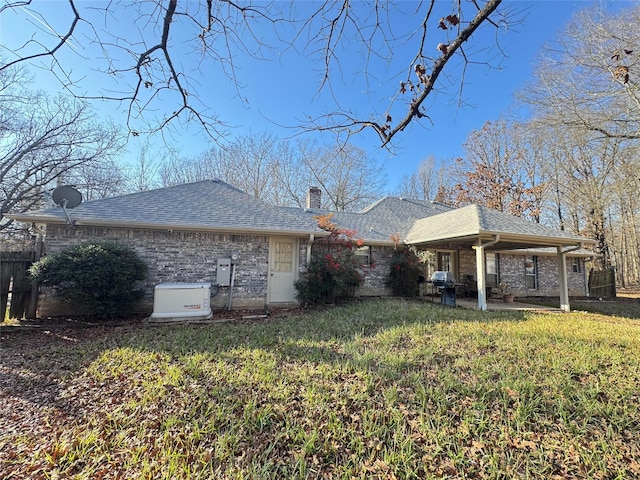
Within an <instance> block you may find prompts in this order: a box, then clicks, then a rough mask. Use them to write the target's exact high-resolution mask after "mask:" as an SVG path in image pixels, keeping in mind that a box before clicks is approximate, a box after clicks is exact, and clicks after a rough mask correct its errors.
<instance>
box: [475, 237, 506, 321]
mask: <svg viewBox="0 0 640 480" xmlns="http://www.w3.org/2000/svg"><path fill="white" fill-rule="evenodd" d="M499 241H500V235H496V236H495V237H493V240H491V241H490V242H487V243H485V244H484V245H483V244H482V243H481V240H480V239H478V244H477V245H474V246H473V249H474V250H475V251H476V281H477V285H478V310H483V311H484V310H486V309H487V287H486V283H487V282H486V279H485V278H484V277H485V268H484V249H485V248H487V247H490V246H491V245H495V244H496V243H498V242H499Z"/></svg>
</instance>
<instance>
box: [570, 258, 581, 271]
mask: <svg viewBox="0 0 640 480" xmlns="http://www.w3.org/2000/svg"><path fill="white" fill-rule="evenodd" d="M571 271H572V272H573V273H582V261H581V260H580V258H578V257H574V258H573V259H571Z"/></svg>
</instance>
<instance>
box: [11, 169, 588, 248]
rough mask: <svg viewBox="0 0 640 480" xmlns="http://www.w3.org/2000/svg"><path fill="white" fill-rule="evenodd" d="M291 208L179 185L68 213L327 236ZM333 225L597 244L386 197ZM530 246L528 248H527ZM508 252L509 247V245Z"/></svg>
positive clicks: (146, 224)
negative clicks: (494, 235)
mask: <svg viewBox="0 0 640 480" xmlns="http://www.w3.org/2000/svg"><path fill="white" fill-rule="evenodd" d="M329 212H330V211H329V210H314V209H302V208H290V207H275V206H272V205H270V204H267V203H265V202H263V201H261V200H257V199H255V198H254V197H252V196H250V195H248V194H246V193H244V192H243V191H241V190H239V189H237V188H235V187H233V186H231V185H229V184H227V183H225V182H222V181H219V180H205V181H201V182H194V183H188V184H183V185H176V186H173V187H167V188H160V189H156V190H149V191H145V192H138V193H132V194H128V195H121V196H118V197H111V198H105V199H102V200H95V201H92V202H85V203H82V204H80V205H79V206H78V207H76V208H74V209H72V210H68V213H69V216H70V218H71V219H72V220H73V221H76V222H77V224H79V225H82V224H84V225H107V226H108V225H113V226H125V227H134V228H135V227H137V228H167V229H170V228H174V229H187V230H188V229H193V230H210V231H224V232H231V233H235V232H238V233H242V232H247V233H248V232H252V233H261V232H262V233H265V234H266V233H270V234H285V235H286V234H291V235H308V234H324V233H326V232H324V231H323V230H321V229H319V228H318V226H317V222H316V220H315V219H314V216H316V215H319V214H326V213H329ZM9 217H10V218H14V219H15V220H18V221H25V222H34V223H64V222H65V221H66V216H65V213H64V211H63V210H62V209H60V208H58V207H53V208H48V209H46V210H42V211H38V212H30V213H23V214H14V215H9ZM333 222H335V223H336V224H337V225H338V226H340V227H343V228H348V229H352V230H356V232H357V237H358V238H362V239H363V240H364V241H365V242H367V243H380V244H391V240H390V236H391V235H392V234H396V233H397V234H399V236H400V239H401V240H406V241H407V243H428V242H430V241H437V240H442V239H456V238H463V237H468V238H471V237H476V238H477V237H478V236H479V235H482V234H496V233H500V234H501V235H504V236H511V238H512V239H513V238H524V237H527V236H529V237H531V238H535V239H537V240H538V241H537V242H534V243H532V245H543V244H544V242H541V241H539V240H540V239H543V240H544V239H545V238H548V239H556V240H555V241H554V242H548V243H547V244H548V245H556V244H565V245H567V244H570V243H571V242H573V243H576V242H580V241H583V242H586V243H592V242H591V241H590V240H589V239H585V238H583V237H578V236H575V235H572V234H570V233H567V232H563V231H560V230H554V229H552V228H549V227H545V226H543V225H539V224H536V223H533V222H530V221H527V220H524V219H521V218H517V217H514V216H512V215H509V214H506V213H502V212H498V211H495V210H491V209H489V208H486V207H481V206H478V205H469V206H467V207H463V208H453V207H449V206H446V205H442V204H439V203H434V202H427V201H420V200H410V199H404V198H399V197H384V198H382V199H380V200H378V201H377V202H375V203H373V204H372V205H370V206H369V207H367V208H365V209H364V210H362V211H360V212H333ZM523 243H525V244H523V245H520V247H526V246H527V245H526V242H523ZM504 246H505V248H506V247H507V245H504Z"/></svg>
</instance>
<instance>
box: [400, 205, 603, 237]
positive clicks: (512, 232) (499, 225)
mask: <svg viewBox="0 0 640 480" xmlns="http://www.w3.org/2000/svg"><path fill="white" fill-rule="evenodd" d="M481 234H491V235H495V234H501V235H505V236H510V237H513V238H515V237H525V236H528V237H535V238H539V239H544V238H549V239H557V240H559V243H576V242H585V243H592V241H591V240H590V239H588V238H584V237H579V236H577V235H573V234H571V233H569V232H566V231H562V230H555V229H553V228H550V227H547V226H544V225H540V224H538V223H535V222H531V221H528V220H525V219H523V218H519V217H514V216H513V215H509V214H507V213H504V212H499V211H497V210H492V209H490V208H487V207H483V206H480V205H468V206H466V207H462V208H458V209H454V210H451V211H449V212H445V213H442V214H440V215H436V216H433V217H430V218H427V219H420V220H417V221H416V222H415V223H414V225H413V226H412V228H411V229H410V230H409V232H408V234H407V237H406V241H407V242H408V243H427V242H432V241H436V240H442V239H451V238H462V237H471V236H478V235H481ZM556 243H558V242H556Z"/></svg>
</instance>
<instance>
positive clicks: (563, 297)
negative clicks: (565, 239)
mask: <svg viewBox="0 0 640 480" xmlns="http://www.w3.org/2000/svg"><path fill="white" fill-rule="evenodd" d="M557 251H558V283H559V284H560V285H559V287H560V310H562V311H565V312H570V311H571V307H570V306H569V286H568V285H567V261H566V257H565V255H566V252H564V251H563V250H562V247H557Z"/></svg>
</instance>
